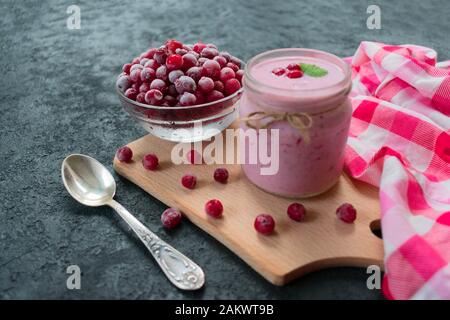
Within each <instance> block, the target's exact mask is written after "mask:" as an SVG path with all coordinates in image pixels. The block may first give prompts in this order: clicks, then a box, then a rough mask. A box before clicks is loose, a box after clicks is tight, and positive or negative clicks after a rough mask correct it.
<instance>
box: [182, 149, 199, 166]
mask: <svg viewBox="0 0 450 320" xmlns="http://www.w3.org/2000/svg"><path fill="white" fill-rule="evenodd" d="M186 156H187V159H188V161H189V162H190V163H191V164H201V163H202V155H201V154H200V152H198V151H197V150H195V149H192V150H190V151H189V152H188V153H187V155H186Z"/></svg>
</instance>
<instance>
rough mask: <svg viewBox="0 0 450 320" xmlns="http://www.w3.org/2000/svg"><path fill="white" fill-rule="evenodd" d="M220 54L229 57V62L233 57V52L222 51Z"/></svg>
mask: <svg viewBox="0 0 450 320" xmlns="http://www.w3.org/2000/svg"><path fill="white" fill-rule="evenodd" d="M219 55H220V56H221V57H224V58H225V59H227V62H229V61H230V59H231V54H230V53H228V52H226V51H222V52H220V53H219Z"/></svg>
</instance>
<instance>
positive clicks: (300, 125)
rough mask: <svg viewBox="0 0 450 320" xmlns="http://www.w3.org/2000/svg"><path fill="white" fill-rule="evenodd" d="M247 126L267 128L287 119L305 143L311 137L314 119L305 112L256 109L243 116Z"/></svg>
mask: <svg viewBox="0 0 450 320" xmlns="http://www.w3.org/2000/svg"><path fill="white" fill-rule="evenodd" d="M265 119H270V120H269V121H267V122H265V123H264V124H261V121H262V120H265ZM241 121H244V122H245V124H246V125H247V127H249V128H252V129H267V128H268V127H269V126H270V125H271V124H272V123H274V122H277V121H287V122H288V123H289V124H290V125H291V127H293V128H295V129H297V130H298V132H299V134H300V135H301V136H302V138H303V141H305V143H309V142H310V141H311V138H310V136H309V129H311V127H312V124H313V120H312V118H311V116H310V115H308V114H307V113H304V112H299V113H288V112H284V113H277V112H265V111H255V112H251V113H249V114H248V115H247V117H245V118H242V119H241Z"/></svg>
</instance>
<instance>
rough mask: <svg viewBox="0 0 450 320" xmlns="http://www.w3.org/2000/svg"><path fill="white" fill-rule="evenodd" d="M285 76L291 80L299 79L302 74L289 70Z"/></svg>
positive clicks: (299, 71) (298, 71)
mask: <svg viewBox="0 0 450 320" xmlns="http://www.w3.org/2000/svg"><path fill="white" fill-rule="evenodd" d="M286 76H287V77H288V78H291V79H295V78H301V77H302V76H303V72H302V71H301V70H289V71H288V72H287V74H286Z"/></svg>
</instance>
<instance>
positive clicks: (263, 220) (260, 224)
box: [254, 213, 275, 235]
mask: <svg viewBox="0 0 450 320" xmlns="http://www.w3.org/2000/svg"><path fill="white" fill-rule="evenodd" d="M254 227H255V229H256V231H258V232H259V233H261V234H263V235H268V234H271V233H272V232H273V230H274V229H275V220H274V219H273V218H272V216H271V215H269V214H265V213H263V214H260V215H258V216H257V217H256V219H255V223H254Z"/></svg>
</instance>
